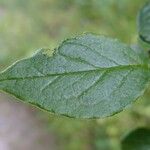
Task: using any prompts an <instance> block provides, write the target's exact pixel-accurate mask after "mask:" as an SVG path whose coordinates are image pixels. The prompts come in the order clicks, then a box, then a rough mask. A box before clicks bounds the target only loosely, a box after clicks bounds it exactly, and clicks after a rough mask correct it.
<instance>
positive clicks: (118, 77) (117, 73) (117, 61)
mask: <svg viewBox="0 0 150 150" xmlns="http://www.w3.org/2000/svg"><path fill="white" fill-rule="evenodd" d="M49 53H50V51H48V50H41V51H39V52H38V53H37V54H36V55H35V56H33V57H31V58H29V59H25V60H21V61H19V62H17V63H15V64H14V65H13V66H11V67H9V68H8V69H7V70H6V71H4V72H2V73H1V74H0V89H1V90H3V91H5V92H8V93H11V94H13V95H15V96H16V97H17V98H20V99H22V100H23V101H25V102H28V103H32V104H34V105H36V106H39V107H41V108H43V109H45V110H48V111H50V112H55V113H57V114H63V115H67V116H70V117H77V118H97V117H98V118H100V117H106V116H111V115H113V114H115V113H117V112H120V111H122V110H123V109H124V108H125V107H126V106H127V105H129V104H131V103H132V102H133V101H135V100H136V99H137V98H138V97H139V96H141V95H142V94H143V93H144V91H145V88H146V86H147V83H148V80H149V69H148V65H147V64H145V62H144V60H143V59H142V58H141V57H140V56H139V55H138V54H137V53H136V52H135V51H133V50H132V49H131V48H130V47H129V46H127V45H125V44H123V43H121V42H119V41H117V40H113V39H110V38H107V37H103V36H96V35H92V34H85V35H83V36H79V37H76V38H73V39H68V40H66V41H64V42H63V43H62V44H61V45H60V46H59V48H58V49H57V50H55V53H54V54H53V56H50V55H49Z"/></svg>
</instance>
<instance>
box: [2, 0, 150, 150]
mask: <svg viewBox="0 0 150 150" xmlns="http://www.w3.org/2000/svg"><path fill="white" fill-rule="evenodd" d="M145 2H146V0H134V1H131V0H0V70H3V69H4V68H5V67H7V66H8V65H10V64H11V63H13V62H14V61H16V60H18V59H21V58H24V57H28V56H31V55H32V54H33V53H34V52H35V51H36V50H37V49H39V48H51V49H53V48H55V47H57V46H58V45H59V43H60V42H61V41H62V40H64V39H65V38H68V37H72V36H75V35H78V34H81V33H83V32H94V33H97V34H104V35H107V36H110V37H115V38H118V39H120V40H121V41H123V42H126V43H128V44H131V43H136V41H137V28H136V16H137V12H138V10H139V8H141V6H143V5H144V3H145ZM149 96H150V95H149V90H148V91H147V92H146V94H145V96H144V97H142V98H141V100H139V101H137V102H136V103H135V104H134V106H129V108H128V109H127V110H125V111H123V112H121V113H120V114H117V115H115V116H113V117H110V118H106V119H99V120H76V119H69V118H66V117H60V116H55V115H52V114H48V113H46V112H43V111H41V110H39V109H37V110H36V116H37V117H38V118H42V120H44V121H43V122H44V124H45V126H44V127H45V128H46V130H47V132H53V133H54V134H55V137H56V145H57V149H58V150H120V139H121V136H122V135H123V134H124V133H126V132H128V131H130V130H131V129H133V128H136V127H138V126H150V105H148V104H149V103H150V102H149ZM24 105H25V104H24ZM18 107H19V106H18ZM30 109H31V107H30ZM31 131H32V130H31ZM42 150H45V149H44V147H43V149H42Z"/></svg>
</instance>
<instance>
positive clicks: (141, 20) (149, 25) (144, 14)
mask: <svg viewBox="0 0 150 150" xmlns="http://www.w3.org/2000/svg"><path fill="white" fill-rule="evenodd" d="M138 29H139V36H140V38H141V40H142V41H144V42H146V43H149V44H150V2H148V3H146V5H145V6H144V7H143V8H142V9H141V11H140V12H139V16H138Z"/></svg>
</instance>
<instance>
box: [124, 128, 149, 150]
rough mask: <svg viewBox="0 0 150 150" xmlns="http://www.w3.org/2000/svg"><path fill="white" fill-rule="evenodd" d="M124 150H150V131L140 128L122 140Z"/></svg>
mask: <svg viewBox="0 0 150 150" xmlns="http://www.w3.org/2000/svg"><path fill="white" fill-rule="evenodd" d="M122 150H150V129H146V128H139V129H136V130H134V131H132V132H131V133H129V134H128V135H127V136H126V137H124V139H123V140H122Z"/></svg>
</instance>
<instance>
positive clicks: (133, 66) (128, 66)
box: [0, 64, 149, 82]
mask: <svg viewBox="0 0 150 150" xmlns="http://www.w3.org/2000/svg"><path fill="white" fill-rule="evenodd" d="M128 68H133V69H136V68H143V69H145V70H149V67H148V65H147V64H140V65H124V66H114V67H109V68H96V69H93V70H84V71H74V72H64V73H53V74H46V75H44V76H29V77H14V78H7V79H2V80H0V82H3V81H7V80H25V79H31V80H32V79H37V78H46V77H53V76H65V75H75V74H80V73H86V72H98V71H104V70H107V71H112V70H119V69H120V70H122V69H128ZM3 73H4V72H3ZM1 74H2V73H1ZM0 76H1V75H0Z"/></svg>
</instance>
